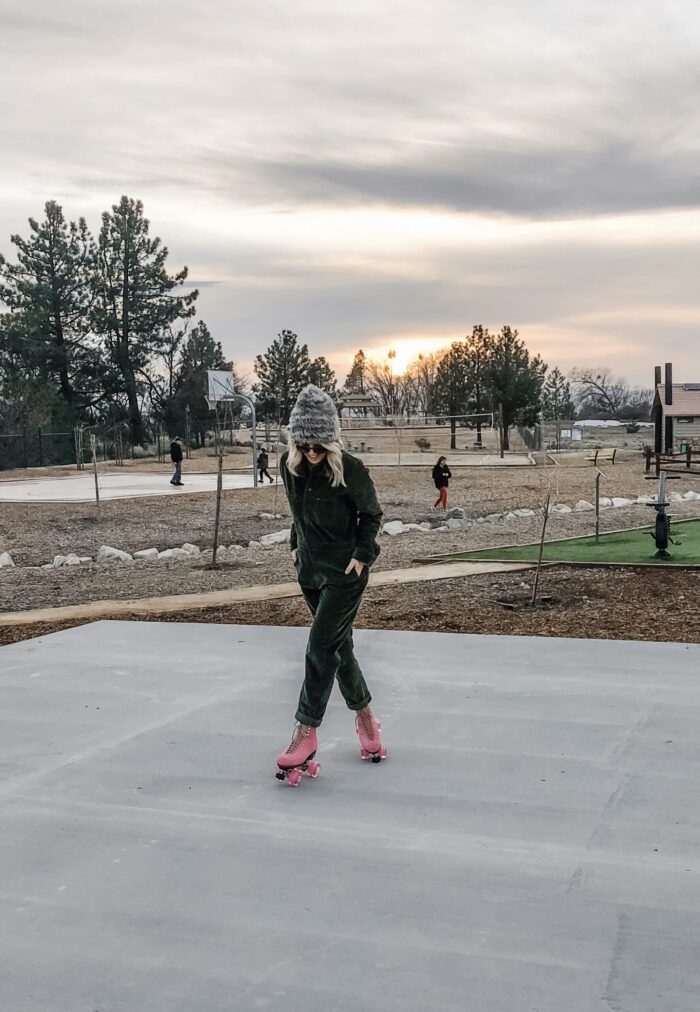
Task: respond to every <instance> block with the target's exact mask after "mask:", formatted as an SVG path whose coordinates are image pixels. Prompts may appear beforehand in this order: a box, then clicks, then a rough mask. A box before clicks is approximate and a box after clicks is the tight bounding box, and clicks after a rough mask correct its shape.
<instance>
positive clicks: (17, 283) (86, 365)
mask: <svg viewBox="0 0 700 1012" xmlns="http://www.w3.org/2000/svg"><path fill="white" fill-rule="evenodd" d="M44 212H45V219H44V221H42V222H41V223H39V222H37V221H36V220H35V219H34V218H30V219H29V227H30V230H31V234H30V237H29V238H28V239H23V238H22V237H21V236H19V235H13V236H12V237H11V242H12V243H13V245H14V246H16V247H17V263H16V264H11V263H9V262H8V261H7V260H6V259H5V257H3V256H2V255H1V254H0V301H2V302H4V303H5V305H6V306H7V307H8V308H9V310H10V314H9V315H10V317H11V321H10V323H9V324H8V330H7V335H8V340H10V341H11V344H12V355H13V356H14V358H15V365H16V367H17V368H18V369H19V370H20V371H21V372H23V373H24V375H25V376H26V377H29V376H35V377H37V378H41V379H42V380H47V381H50V382H51V383H53V384H55V386H56V388H57V390H58V392H59V393H60V397H61V398H62V399H63V402H64V404H65V407H66V409H67V410H66V411H65V412H64V415H65V416H66V418H73V417H74V415H75V414H76V413H79V412H80V410H81V409H82V408H84V407H86V406H87V403H88V402H89V401H90V399H91V396H93V395H94V380H95V378H96V377H95V373H96V362H97V360H96V353H95V349H94V347H93V344H92V343H91V341H90V337H89V330H90V325H89V309H90V303H91V299H92V292H91V284H90V263H91V257H92V253H93V247H94V244H93V240H92V237H91V235H90V233H89V231H88V228H87V225H86V224H85V220H84V219H83V218H81V219H80V220H79V221H78V222H77V224H76V222H70V223H68V222H66V220H65V218H64V216H63V209H62V208H61V207H60V205H59V204H57V203H56V202H55V201H53V200H50V201H48V202H47V203H46V204H45V206H44ZM91 381H93V382H91Z"/></svg>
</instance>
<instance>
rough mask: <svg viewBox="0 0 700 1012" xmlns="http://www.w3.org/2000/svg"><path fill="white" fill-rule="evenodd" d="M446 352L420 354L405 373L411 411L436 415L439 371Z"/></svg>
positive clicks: (411, 412) (425, 414) (412, 412)
mask: <svg viewBox="0 0 700 1012" xmlns="http://www.w3.org/2000/svg"><path fill="white" fill-rule="evenodd" d="M444 354H445V353H444V352H442V353H441V352H437V353H433V354H430V355H419V356H418V358H417V359H414V361H413V362H411V364H410V365H409V367H408V369H407V370H406V373H405V375H404V385H405V388H406V394H407V399H408V400H409V401H410V406H409V413H410V414H416V415H417V414H422V415H424V416H426V417H427V416H428V415H434V414H435V413H436V412H437V401H438V398H437V372H438V367H439V365H440V361H441V360H442V358H443V355H444Z"/></svg>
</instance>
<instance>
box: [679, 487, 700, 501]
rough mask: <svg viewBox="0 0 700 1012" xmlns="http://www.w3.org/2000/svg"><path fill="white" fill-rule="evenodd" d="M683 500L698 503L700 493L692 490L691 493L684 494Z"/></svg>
mask: <svg viewBox="0 0 700 1012" xmlns="http://www.w3.org/2000/svg"><path fill="white" fill-rule="evenodd" d="M683 498H684V499H686V500H687V501H688V502H698V500H700V492H694V491H693V490H692V489H691V491H690V492H684V493H683Z"/></svg>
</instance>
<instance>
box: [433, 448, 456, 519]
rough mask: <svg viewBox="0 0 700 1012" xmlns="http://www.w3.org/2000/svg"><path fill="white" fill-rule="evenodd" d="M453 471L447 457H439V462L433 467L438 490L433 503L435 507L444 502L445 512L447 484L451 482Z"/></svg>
mask: <svg viewBox="0 0 700 1012" xmlns="http://www.w3.org/2000/svg"><path fill="white" fill-rule="evenodd" d="M451 477H452V471H450V469H449V467H448V466H447V457H438V462H437V464H436V465H435V467H434V468H433V481H434V482H435V488H436V489H437V490H438V497H437V499H436V500H435V502H434V503H433V509H437V507H438V506H439V505H440V503H442V509H443V512H444V511H445V510H446V509H447V486H448V485H449V484H450V478H451Z"/></svg>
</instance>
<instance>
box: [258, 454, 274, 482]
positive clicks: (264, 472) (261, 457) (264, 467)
mask: <svg viewBox="0 0 700 1012" xmlns="http://www.w3.org/2000/svg"><path fill="white" fill-rule="evenodd" d="M257 464H258V471H259V473H260V479H259V480H260V481H261V482H262V480H263V478H264V477H265V478H270V472H269V471H268V466H269V464H270V458H269V457H268V455H267V450H266V449H265V447H264V446H263V448H262V449H261V451H260V453H259V454H258V461H257ZM272 483H273V482H272V478H270V484H271V485H272Z"/></svg>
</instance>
